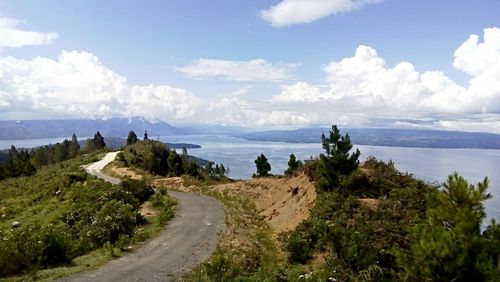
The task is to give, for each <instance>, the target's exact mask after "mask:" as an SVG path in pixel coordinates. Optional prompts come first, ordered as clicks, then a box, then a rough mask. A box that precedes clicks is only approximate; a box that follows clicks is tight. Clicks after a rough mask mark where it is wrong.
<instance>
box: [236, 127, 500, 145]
mask: <svg viewBox="0 0 500 282" xmlns="http://www.w3.org/2000/svg"><path fill="white" fill-rule="evenodd" d="M328 130H329V128H326V127H325V128H301V129H296V130H270V131H260V132H252V133H246V134H240V135H238V137H241V138H244V139H247V140H253V141H273V142H287V143H319V142H321V133H322V132H326V133H328ZM342 131H343V132H347V133H349V136H350V137H351V140H352V142H353V143H354V144H356V145H372V146H387V147H420V148H457V149H458V148H472V149H500V135H499V134H493V133H483V132H462V131H444V130H423V129H387V128H342Z"/></svg>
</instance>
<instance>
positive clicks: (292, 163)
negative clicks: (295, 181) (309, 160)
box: [285, 154, 303, 175]
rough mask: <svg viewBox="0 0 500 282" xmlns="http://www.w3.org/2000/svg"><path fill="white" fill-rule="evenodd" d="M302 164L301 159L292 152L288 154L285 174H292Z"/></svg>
mask: <svg viewBox="0 0 500 282" xmlns="http://www.w3.org/2000/svg"><path fill="white" fill-rule="evenodd" d="M302 166H303V164H302V161H300V160H298V161H297V158H296V157H295V155H294V154H291V155H290V159H289V160H288V168H287V170H285V175H292V174H293V173H294V172H295V171H297V170H298V169H299V168H301V167H302Z"/></svg>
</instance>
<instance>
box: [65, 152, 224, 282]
mask: <svg viewBox="0 0 500 282" xmlns="http://www.w3.org/2000/svg"><path fill="white" fill-rule="evenodd" d="M116 154H117V153H116V152H114V153H108V154H107V155H106V156H105V157H104V158H103V159H102V160H101V161H99V162H96V163H93V164H91V165H89V166H87V167H86V168H85V170H87V172H88V173H90V174H93V175H96V176H98V177H101V176H105V177H101V178H103V179H105V180H107V181H110V182H115V183H118V182H119V180H118V179H116V178H112V177H110V176H107V175H104V174H102V172H101V169H102V168H103V167H104V166H105V165H106V164H108V163H109V162H111V161H112V160H113V159H114V157H115V156H116ZM169 195H171V196H173V197H174V198H176V199H177V201H178V204H177V210H176V213H175V217H174V218H173V219H172V220H171V221H170V222H169V223H168V224H167V226H166V227H165V229H164V230H163V231H162V232H161V234H160V235H159V236H158V237H156V238H154V239H152V240H150V241H147V242H146V243H145V244H144V245H142V246H140V248H139V249H137V250H135V251H133V252H131V253H127V254H125V255H124V256H122V257H120V258H119V259H116V260H113V261H110V262H109V263H107V264H105V265H104V266H102V267H100V268H98V269H96V270H91V271H85V272H81V273H77V274H76V275H73V276H70V277H66V278H63V279H61V280H60V281H172V280H175V279H178V278H180V277H181V276H182V275H183V274H184V273H186V272H187V271H189V270H191V269H192V268H193V267H195V266H196V265H198V264H199V263H201V262H203V261H205V260H206V259H208V257H209V256H210V255H211V254H212V252H213V251H214V250H215V248H216V246H217V242H218V240H219V234H220V233H221V232H222V230H223V229H224V221H225V215H224V211H223V209H222V207H221V206H220V204H219V203H218V202H217V200H215V199H214V198H211V197H207V196H203V195H195V194H188V193H182V192H174V191H169Z"/></svg>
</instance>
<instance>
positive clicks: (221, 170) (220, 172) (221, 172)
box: [219, 164, 227, 177]
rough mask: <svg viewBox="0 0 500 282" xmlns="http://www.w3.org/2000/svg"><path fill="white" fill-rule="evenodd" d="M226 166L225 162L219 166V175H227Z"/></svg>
mask: <svg viewBox="0 0 500 282" xmlns="http://www.w3.org/2000/svg"><path fill="white" fill-rule="evenodd" d="M226 173H227V172H226V168H225V167H224V164H220V166H219V176H220V177H223V176H226Z"/></svg>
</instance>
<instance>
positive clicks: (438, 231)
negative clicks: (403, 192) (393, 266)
mask: <svg viewBox="0 0 500 282" xmlns="http://www.w3.org/2000/svg"><path fill="white" fill-rule="evenodd" d="M487 189H488V179H487V178H485V179H484V180H483V181H482V182H480V183H478V184H477V185H476V186H474V185H470V184H469V183H468V182H467V180H465V179H464V178H463V177H461V176H459V175H458V174H457V173H454V174H452V175H450V176H449V177H448V180H447V182H446V183H445V184H444V185H443V187H442V189H441V190H437V191H435V192H434V193H432V194H431V195H430V196H429V208H428V210H427V213H426V216H427V218H426V219H425V220H424V222H423V223H420V224H417V225H415V226H414V227H413V228H412V229H411V230H410V245H409V250H402V249H398V250H396V251H395V255H396V259H397V262H398V264H399V266H400V267H401V268H402V274H401V276H402V277H401V278H402V279H404V280H421V281H431V280H440V281H486V280H490V279H491V278H492V277H496V278H498V277H500V261H499V259H500V228H499V227H498V225H496V223H495V222H493V223H492V225H490V226H489V227H488V228H487V231H486V232H484V233H483V235H481V223H482V220H483V219H484V218H485V216H486V214H485V212H484V206H483V201H485V200H487V199H489V198H491V195H490V194H489V193H487ZM493 246H496V248H495V249H492V247H493ZM493 280H494V279H493ZM493 280H491V281H493Z"/></svg>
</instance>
